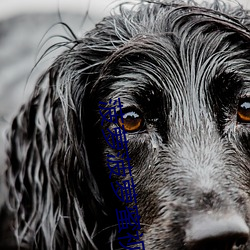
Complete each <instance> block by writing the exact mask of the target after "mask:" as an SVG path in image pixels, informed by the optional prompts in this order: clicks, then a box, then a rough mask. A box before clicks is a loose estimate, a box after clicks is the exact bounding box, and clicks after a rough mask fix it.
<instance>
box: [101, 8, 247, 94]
mask: <svg viewBox="0 0 250 250" xmlns="http://www.w3.org/2000/svg"><path fill="white" fill-rule="evenodd" d="M161 15H162V18H160V17H159V18H158V19H157V20H156V22H155V23H154V25H155V26H156V27H157V26H158V27H157V28H155V29H152V27H151V30H150V28H149V32H145V29H143V28H142V27H140V21H139V22H138V27H137V31H136V32H134V34H133V36H131V37H130V38H129V39H127V41H126V42H125V43H123V44H122V45H121V46H120V47H118V48H117V50H116V51H115V52H114V53H113V54H112V55H111V56H110V58H109V59H108V60H107V63H106V65H105V67H106V68H109V69H110V68H112V69H113V70H112V74H114V72H115V74H116V72H121V74H120V75H119V74H118V75H116V77H118V81H115V85H116V86H119V91H121V92H122V90H123V88H124V93H126V91H127V89H128V88H129V89H133V88H137V89H141V90H143V89H145V83H146V84H147V86H148V87H149V88H150V86H152V87H153V88H156V89H159V91H161V92H162V91H166V92H167V93H172V92H173V91H179V92H181V93H184V94H185V93H192V94H193V93H194V92H196V93H198V94H199V97H202V93H205V92H206V91H207V90H208V89H209V85H211V84H212V83H218V81H215V80H216V79H217V78H219V77H220V76H221V75H223V77H224V78H225V76H232V75H233V76H235V78H237V77H238V78H242V82H249V79H248V76H249V75H250V74H249V73H250V72H249V68H250V67H249V65H250V63H249V62H250V60H249V56H248V55H249V41H250V39H249V34H248V33H247V32H246V30H245V28H244V27H243V26H241V25H240V24H239V23H238V22H237V21H235V20H231V19H228V20H226V18H225V17H224V16H223V15H221V17H220V16H219V15H218V14H216V15H214V16H213V15H212V14H211V13H210V12H209V11H207V13H205V12H204V10H203V12H202V13H199V12H198V10H197V9H194V10H193V9H189V11H188V12H185V13H179V12H178V15H177V14H176V13H175V14H173V15H175V19H174V21H172V22H170V21H169V20H168V19H170V20H171V15H170V14H169V13H165V25H163V22H164V13H163V14H162V13H161ZM177 16H178V18H177ZM166 18H168V19H166ZM172 19H173V18H172ZM177 20H178V21H177ZM151 21H152V20H151ZM233 21H235V22H233ZM144 25H145V23H144ZM150 25H151V26H152V24H150ZM128 27H129V26H128V25H127V29H129V28H128ZM133 28H134V27H133ZM131 29H132V28H131ZM125 78H126V79H129V80H128V81H124V79H125ZM232 78H233V77H232ZM121 79H122V80H121ZM122 83H124V84H122ZM125 83H126V84H125ZM218 84H219V83H218ZM223 87H225V86H223ZM114 89H116V88H115V87H114Z"/></svg>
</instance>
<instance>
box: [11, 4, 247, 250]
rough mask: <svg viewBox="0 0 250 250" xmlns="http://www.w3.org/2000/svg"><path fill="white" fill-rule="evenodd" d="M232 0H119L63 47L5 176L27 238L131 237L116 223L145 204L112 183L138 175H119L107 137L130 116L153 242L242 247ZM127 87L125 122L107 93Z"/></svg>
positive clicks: (92, 240) (237, 30) (17, 134)
mask: <svg viewBox="0 0 250 250" xmlns="http://www.w3.org/2000/svg"><path fill="white" fill-rule="evenodd" d="M224 7H225V6H224ZM224 7H223V6H222V5H219V4H218V2H217V1H216V2H215V3H214V4H213V5H212V7H211V8H212V9H207V8H200V7H195V6H187V5H186V4H164V3H142V4H139V5H137V6H135V7H134V8H133V9H132V10H126V9H123V8H121V9H120V13H119V14H115V15H113V16H111V17H108V18H106V19H104V20H103V21H102V22H101V23H99V24H98V25H97V26H96V28H95V29H94V30H92V31H91V32H89V33H88V34H87V35H86V36H85V37H84V38H83V39H78V40H77V41H74V45H73V46H72V48H71V49H69V50H67V51H66V52H65V53H64V54H62V55H61V56H60V57H59V58H58V59H57V60H56V62H55V63H54V65H53V66H52V67H51V68H50V69H49V70H48V72H47V74H46V75H45V76H44V78H42V79H41V81H40V84H39V85H38V87H37V89H36V91H35V93H34V96H33V98H32V100H31V101H30V102H29V103H28V104H27V105H26V106H25V107H24V108H23V111H22V114H20V116H21V117H22V118H21V119H20V117H17V118H16V119H15V120H14V123H13V132H12V135H11V137H10V138H11V141H12V147H11V149H10V153H9V156H10V157H9V165H11V166H12V168H11V170H9V171H8V175H10V177H9V186H10V192H11V197H12V199H13V197H14V198H15V199H14V200H15V202H14V205H15V206H14V207H15V209H16V211H17V218H18V219H17V221H18V223H17V224H18V226H17V227H18V228H19V230H20V232H21V233H20V234H21V236H22V237H23V238H25V240H26V242H28V241H29V239H33V237H34V235H38V236H39V237H38V238H37V239H39V240H40V242H42V243H39V244H40V246H46V247H49V246H54V247H55V246H57V245H60V243H58V242H60V241H62V242H63V243H61V244H64V246H65V248H67V247H68V246H70V247H72V248H74V247H75V246H78V247H82V248H83V249H94V245H96V246H97V247H99V248H100V249H109V248H110V245H112V244H114V247H115V249H118V248H119V247H121V246H120V245H119V244H118V243H117V246H116V243H113V242H116V241H118V240H114V238H115V236H114V235H115V232H116V231H119V232H117V233H116V238H117V237H119V236H120V237H122V236H124V235H125V234H126V232H127V231H126V230H121V227H120V228H119V227H118V225H117V224H119V221H118V222H117V218H116V211H117V210H119V211H122V210H124V209H125V207H126V206H127V209H132V208H133V206H134V205H135V204H134V203H132V202H130V203H126V202H125V201H123V202H121V201H120V200H119V199H118V198H117V197H116V196H115V194H114V190H113V189H112V186H111V183H113V185H116V184H117V183H123V181H125V180H128V178H127V176H123V175H117V174H112V175H111V174H110V168H109V167H108V163H107V162H108V159H109V158H108V157H109V156H110V155H113V156H117V154H118V150H116V149H113V148H112V147H110V146H109V145H108V144H107V142H106V140H105V139H104V136H105V133H106V135H107V131H114V129H115V127H119V126H120V127H122V125H123V126H124V129H125V130H126V132H127V133H126V137H127V141H128V142H127V149H128V150H127V152H128V155H129V157H130V165H131V166H132V170H131V172H132V177H133V181H134V192H135V193H136V202H137V203H136V204H137V209H138V214H139V216H140V226H141V229H140V233H143V235H142V237H141V238H140V239H141V240H142V241H144V243H145V248H146V249H148V250H150V249H157V250H163V249H164V250H165V249H236V247H243V245H244V244H245V243H246V242H247V241H248V233H249V232H248V231H249V229H248V226H249V225H250V218H249V215H250V208H249V203H250V196H249V195H250V194H249V186H250V184H249V183H250V182H249V181H250V171H249V161H250V158H249V157H250V145H249V141H250V138H249V135H250V124H249V123H250V31H249V30H248V27H249V26H248V24H249V17H248V15H247V13H246V12H244V11H243V10H242V9H230V8H227V9H224ZM226 7H227V6H226ZM222 12H224V13H222ZM236 15H237V16H236ZM118 98H119V99H120V101H121V104H122V106H123V108H122V113H123V119H124V121H123V123H121V122H120V120H119V119H118V122H115V123H114V122H111V123H110V122H107V121H105V120H104V121H103V120H102V117H101V115H100V112H99V111H100V104H99V103H100V102H102V103H107V105H106V106H105V105H104V106H102V107H106V108H108V107H110V106H112V104H113V102H110V100H118ZM102 131H106V132H104V135H103V134H102ZM110 138H111V137H110ZM110 138H109V139H110ZM121 152H122V153H124V152H123V151H122V150H121ZM108 155H109V156H108ZM121 155H122V154H120V156H117V157H118V159H120V160H121V159H122V156H121ZM13 176H15V178H13ZM14 179H15V182H14V181H13V180H14ZM113 188H114V189H116V188H117V186H116V187H114V186H113ZM30 194H32V195H30ZM20 197H21V198H20ZM116 209H117V210H116ZM37 210H38V211H39V213H38V214H36V212H37ZM27 225H28V226H27ZM118 228H119V229H118ZM52 232H56V233H55V234H52ZM129 232H130V233H131V232H132V233H133V232H134V231H133V230H130V231H129ZM64 237H65V238H64ZM38 242H39V241H38ZM34 244H36V243H34ZM128 249H129V248H128ZM133 249H139V248H133ZM239 249H240V248H239ZM246 249H250V246H248V248H246Z"/></svg>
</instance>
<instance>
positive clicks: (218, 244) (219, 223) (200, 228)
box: [185, 213, 249, 250]
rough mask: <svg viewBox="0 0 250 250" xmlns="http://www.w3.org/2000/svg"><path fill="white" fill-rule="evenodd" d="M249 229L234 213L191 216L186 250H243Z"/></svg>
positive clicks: (187, 231)
mask: <svg viewBox="0 0 250 250" xmlns="http://www.w3.org/2000/svg"><path fill="white" fill-rule="evenodd" d="M248 239H249V228H248V226H247V224H246V222H245V221H244V219H243V218H242V217H241V216H239V215H238V214H235V213H233V214H232V213H229V214H219V215H218V214H214V213H207V214H202V215H198V216H193V217H192V218H191V220H190V223H189V224H188V227H187V230H186V239H185V242H186V246H187V249H188V250H240V249H242V250H243V249H245V245H246V243H247V242H248Z"/></svg>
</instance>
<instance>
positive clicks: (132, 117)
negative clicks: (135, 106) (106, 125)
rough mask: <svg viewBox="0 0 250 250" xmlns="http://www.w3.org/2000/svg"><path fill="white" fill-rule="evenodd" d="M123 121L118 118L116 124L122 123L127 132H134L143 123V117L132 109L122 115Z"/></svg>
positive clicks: (120, 124)
mask: <svg viewBox="0 0 250 250" xmlns="http://www.w3.org/2000/svg"><path fill="white" fill-rule="evenodd" d="M123 122H124V123H122V119H121V118H118V125H119V126H120V127H122V125H124V129H125V131H127V132H136V131H138V130H140V129H141V128H142V127H143V125H144V120H143V118H142V117H141V116H140V115H139V114H137V113H136V112H134V111H130V112H127V113H125V114H124V115H123Z"/></svg>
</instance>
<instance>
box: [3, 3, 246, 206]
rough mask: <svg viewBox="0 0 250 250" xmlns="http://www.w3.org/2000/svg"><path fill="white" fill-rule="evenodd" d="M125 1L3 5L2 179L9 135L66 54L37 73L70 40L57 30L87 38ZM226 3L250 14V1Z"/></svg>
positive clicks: (49, 62) (48, 63)
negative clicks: (44, 75)
mask: <svg viewBox="0 0 250 250" xmlns="http://www.w3.org/2000/svg"><path fill="white" fill-rule="evenodd" d="M124 1H125V0H0V174H1V172H2V171H3V169H4V148H5V144H6V143H5V139H4V138H5V137H6V136H5V134H6V132H5V131H6V129H7V128H8V127H9V126H10V124H11V120H12V117H13V115H14V114H15V113H16V112H18V108H19V107H20V105H21V104H22V103H23V102H24V100H25V99H27V96H28V95H29V94H30V92H31V90H32V89H33V86H34V83H35V82H36V79H37V78H38V76H39V75H40V74H41V72H43V71H44V70H45V69H46V68H48V66H49V65H50V64H51V61H52V60H53V59H54V58H55V57H56V55H57V54H58V53H60V50H58V51H55V52H53V53H50V54H49V55H48V56H46V58H45V59H44V60H42V62H41V63H39V65H38V66H36V67H35V69H34V70H32V69H33V67H34V65H35V64H36V62H37V60H38V59H39V57H40V56H41V55H42V54H43V53H44V52H45V51H46V48H48V47H49V46H50V45H52V44H54V43H56V42H58V41H63V40H62V39H61V40H60V38H58V37H57V38H56V37H53V36H55V35H65V34H67V31H66V30H65V29H64V28H62V25H54V24H56V23H58V22H60V21H63V22H65V23H67V24H68V25H69V26H70V27H71V28H72V29H73V31H74V33H75V34H76V35H78V36H81V35H83V34H84V33H85V32H86V31H88V30H90V29H91V28H93V27H94V25H95V23H97V22H98V21H100V20H101V19H102V18H103V17H104V16H105V15H108V13H109V12H110V10H111V9H112V8H113V7H114V6H116V5H118V4H119V3H120V2H124ZM130 1H131V0H130ZM132 1H133V0H132ZM200 1H202V0H200ZM207 1H212V0H207ZM225 2H228V3H231V4H236V5H237V4H242V5H243V6H244V7H245V8H246V9H250V0H239V1H238V2H237V1H235V0H225ZM49 38H50V39H49ZM0 198H1V197H0ZM0 203H1V202H0Z"/></svg>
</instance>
